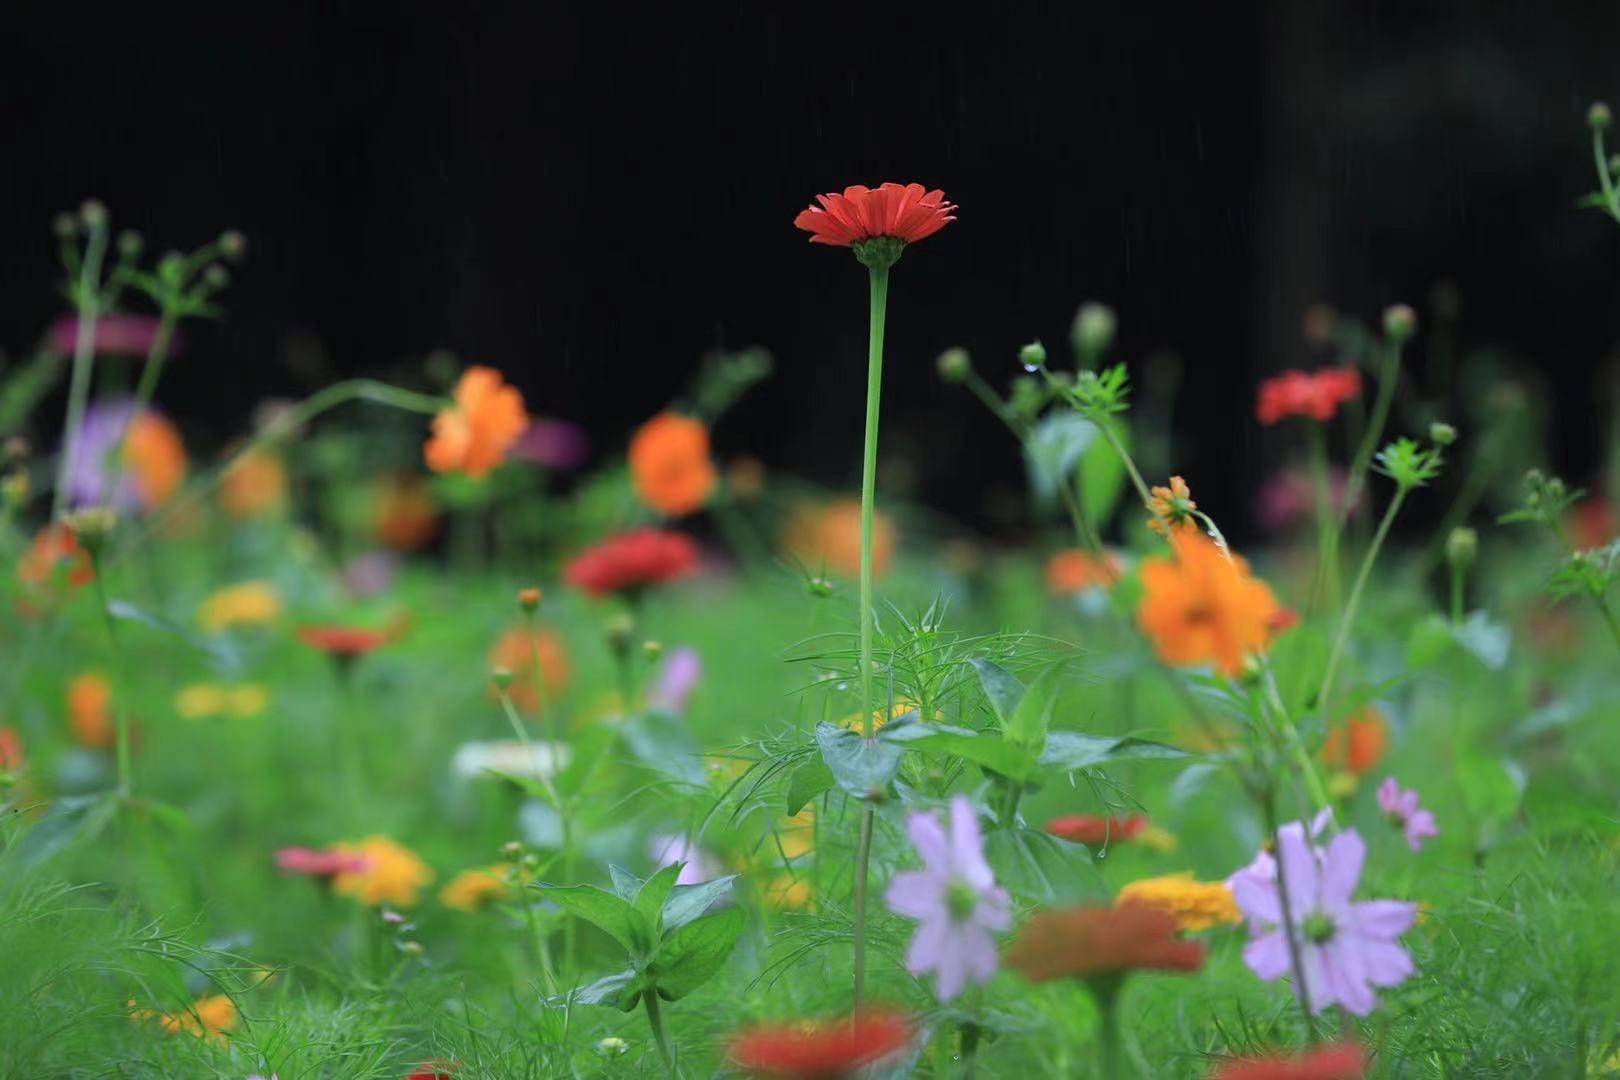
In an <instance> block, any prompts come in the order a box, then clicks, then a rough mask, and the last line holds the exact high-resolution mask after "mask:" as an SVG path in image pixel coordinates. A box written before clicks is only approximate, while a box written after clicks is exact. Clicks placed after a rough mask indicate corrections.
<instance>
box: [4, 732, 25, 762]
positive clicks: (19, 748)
mask: <svg viewBox="0 0 1620 1080" xmlns="http://www.w3.org/2000/svg"><path fill="white" fill-rule="evenodd" d="M22 767H23V745H22V740H21V739H20V738H18V737H17V732H16V731H14V730H13V729H11V728H8V727H0V772H16V771H17V770H19V769H21V768H22Z"/></svg>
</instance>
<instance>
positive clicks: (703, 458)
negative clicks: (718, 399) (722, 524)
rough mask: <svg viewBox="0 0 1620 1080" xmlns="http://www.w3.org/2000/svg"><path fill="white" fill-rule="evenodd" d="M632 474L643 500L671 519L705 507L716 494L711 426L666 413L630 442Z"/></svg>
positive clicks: (643, 428) (646, 426) (646, 425)
mask: <svg viewBox="0 0 1620 1080" xmlns="http://www.w3.org/2000/svg"><path fill="white" fill-rule="evenodd" d="M630 478H631V480H632V481H633V482H634V484H635V487H636V494H637V495H639V496H641V501H642V502H644V503H646V504H647V505H648V506H650V507H652V508H653V509H654V510H657V511H658V512H659V513H661V514H663V515H665V516H666V517H685V516H686V515H688V514H691V513H695V512H696V511H698V510H700V509H702V508H703V504H704V503H706V502H708V501H709V496H710V495H711V494H712V493H713V492H714V485H715V471H714V463H713V462H712V461H710V460H709V429H708V428H706V427H704V426H703V423H702V421H699V420H694V419H693V418H692V417H690V416H682V415H680V414H679V413H671V412H666V413H660V414H659V415H657V416H655V417H653V418H652V419H651V420H649V421H647V422H646V423H645V424H643V425H641V429H640V430H639V431H637V432H636V434H635V437H634V438H633V439H631V440H630Z"/></svg>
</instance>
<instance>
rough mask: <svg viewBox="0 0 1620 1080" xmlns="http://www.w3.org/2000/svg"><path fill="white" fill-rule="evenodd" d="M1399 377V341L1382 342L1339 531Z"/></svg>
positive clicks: (1364, 479) (1362, 485)
mask: <svg viewBox="0 0 1620 1080" xmlns="http://www.w3.org/2000/svg"><path fill="white" fill-rule="evenodd" d="M1400 377H1401V345H1400V343H1399V342H1397V341H1393V340H1392V341H1388V342H1386V343H1385V346H1384V366H1383V369H1382V370H1381V371H1380V372H1379V374H1378V397H1377V399H1376V400H1374V402H1373V411H1372V417H1371V418H1370V419H1369V420H1368V421H1367V428H1366V430H1365V431H1363V432H1362V434H1361V445H1360V446H1358V447H1356V456H1355V458H1354V459H1353V460H1352V461H1351V463H1350V476H1349V478H1348V480H1347V481H1346V483H1345V489H1344V509H1343V511H1342V512H1340V513H1339V515H1338V520H1339V529H1340V530H1341V531H1342V530H1343V529H1344V526H1345V523H1346V522H1348V521H1349V520H1350V511H1351V510H1352V509H1354V508H1355V505H1356V503H1357V502H1359V501H1360V499H1361V493H1362V490H1363V489H1364V488H1365V487H1366V486H1367V470H1368V469H1369V468H1371V467H1372V459H1373V453H1374V451H1376V450H1377V449H1378V441H1379V440H1380V439H1382V438H1383V437H1384V425H1385V424H1386V423H1387V422H1388V421H1389V407H1390V403H1391V402H1393V401H1394V399H1395V386H1396V384H1397V383H1399V382H1400Z"/></svg>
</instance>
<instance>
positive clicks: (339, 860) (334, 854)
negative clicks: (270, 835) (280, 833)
mask: <svg viewBox="0 0 1620 1080" xmlns="http://www.w3.org/2000/svg"><path fill="white" fill-rule="evenodd" d="M370 866H371V860H370V859H368V858H366V857H365V856H364V855H358V854H355V853H354V852H349V851H330V850H321V849H319V848H307V847H284V848H281V849H280V850H279V851H277V852H276V868H277V869H279V870H281V871H283V872H285V873H288V874H305V875H308V876H309V877H322V878H325V877H336V876H337V875H338V874H363V873H365V872H366V871H367V869H369V868H370Z"/></svg>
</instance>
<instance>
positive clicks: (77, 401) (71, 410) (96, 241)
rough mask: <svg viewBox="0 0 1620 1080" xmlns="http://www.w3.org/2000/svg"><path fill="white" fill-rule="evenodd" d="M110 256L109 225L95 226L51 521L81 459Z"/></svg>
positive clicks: (83, 278)
mask: <svg viewBox="0 0 1620 1080" xmlns="http://www.w3.org/2000/svg"><path fill="white" fill-rule="evenodd" d="M106 254H107V225H106V223H105V222H101V223H98V224H96V225H93V226H92V227H91V229H90V239H89V242H88V243H86V244H85V249H84V262H83V263H82V264H81V265H80V267H79V286H78V290H77V295H76V297H75V299H76V300H77V301H78V305H79V327H78V333H77V335H76V336H75V338H74V341H73V377H72V380H71V382H70V383H69V386H68V404H67V420H66V423H65V424H64V426H63V429H62V459H61V460H60V461H59V462H57V465H56V490H55V491H54V492H52V495H51V520H52V521H55V520H56V519H57V518H59V517H61V516H62V511H64V510H66V509H67V498H68V487H69V485H70V484H71V482H72V479H73V463H74V458H76V457H78V455H79V451H80V450H81V449H82V447H80V446H79V434H80V430H81V429H82V428H83V427H84V410H85V405H86V403H87V402H88V401H89V398H90V369H91V367H92V366H93V365H94V362H95V356H96V336H97V332H98V331H97V326H96V322H97V320H98V318H99V317H100V315H101V261H102V257H103V256H105V255H106Z"/></svg>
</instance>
